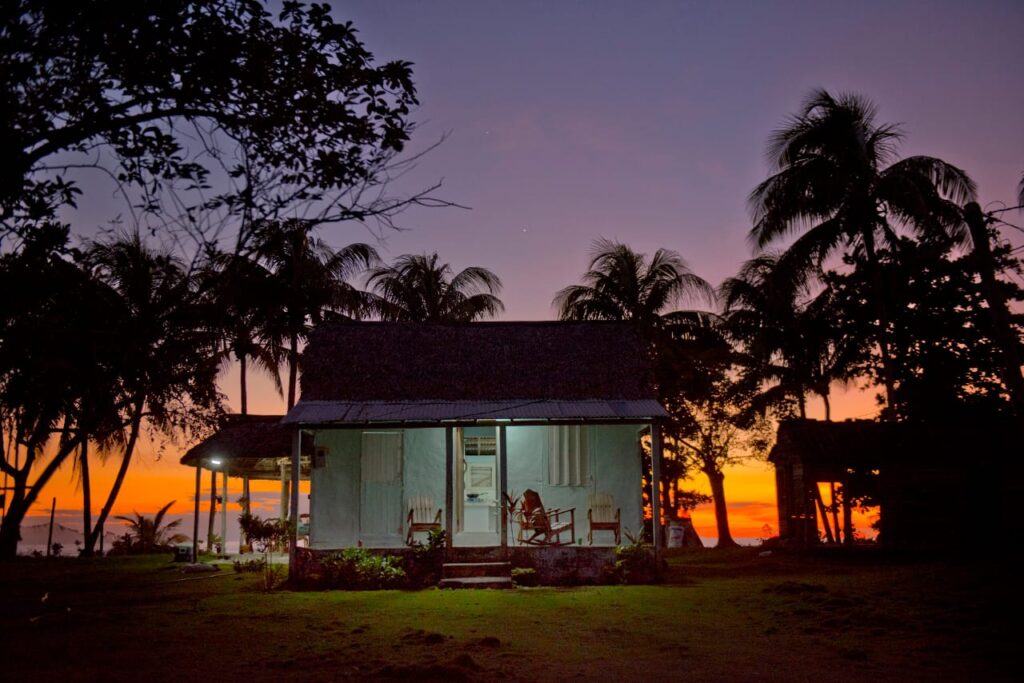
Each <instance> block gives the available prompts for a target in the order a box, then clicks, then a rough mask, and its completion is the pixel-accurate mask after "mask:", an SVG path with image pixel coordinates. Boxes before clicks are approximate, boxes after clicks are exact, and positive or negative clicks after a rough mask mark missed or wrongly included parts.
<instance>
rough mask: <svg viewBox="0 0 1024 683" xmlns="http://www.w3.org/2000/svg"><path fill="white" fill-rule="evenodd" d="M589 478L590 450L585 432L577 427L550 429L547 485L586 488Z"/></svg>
mask: <svg viewBox="0 0 1024 683" xmlns="http://www.w3.org/2000/svg"><path fill="white" fill-rule="evenodd" d="M589 477H590V449H589V448H588V447H587V431H586V429H584V428H583V427H579V426H564V427H563V426H559V427H552V428H551V447H550V449H549V451H548V484H550V485H552V486H586V485H587V479H588V478H589Z"/></svg>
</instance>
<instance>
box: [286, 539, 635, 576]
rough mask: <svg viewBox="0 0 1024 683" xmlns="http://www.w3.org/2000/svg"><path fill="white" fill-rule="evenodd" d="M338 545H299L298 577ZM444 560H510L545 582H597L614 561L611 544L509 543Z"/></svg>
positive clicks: (388, 551) (390, 551)
mask: <svg viewBox="0 0 1024 683" xmlns="http://www.w3.org/2000/svg"><path fill="white" fill-rule="evenodd" d="M340 550H341V549H340V548H339V549H336V550H325V549H320V548H315V549H314V548H299V549H298V553H297V560H298V562H297V567H296V570H297V571H296V573H297V575H298V576H299V577H305V576H309V575H311V574H317V573H319V571H320V559H321V558H323V557H325V556H327V555H330V554H331V553H335V552H339V551H340ZM366 550H367V551H368V552H370V553H373V554H375V555H395V556H398V557H403V558H404V557H405V556H407V555H408V554H409V553H410V552H411V549H410V548H367V549H366ZM446 561H447V562H511V563H512V566H513V567H514V568H529V569H533V570H534V571H535V572H537V578H538V581H539V583H540V584H542V585H548V586H559V585H574V584H587V583H598V582H599V581H600V580H601V573H602V570H603V569H604V567H606V566H607V565H610V564H613V563H614V562H615V548H608V547H598V548H595V547H591V546H576V545H563V546H545V547H531V546H513V547H511V548H508V549H507V550H506V549H503V548H500V547H494V548H451V549H449V551H448V554H447V557H446Z"/></svg>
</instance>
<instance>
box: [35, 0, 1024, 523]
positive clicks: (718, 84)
mask: <svg viewBox="0 0 1024 683" xmlns="http://www.w3.org/2000/svg"><path fill="white" fill-rule="evenodd" d="M331 4H332V5H333V6H334V8H335V16H337V17H343V18H345V19H349V20H351V21H352V22H353V23H354V24H355V26H356V28H357V29H358V30H359V32H360V36H361V38H362V40H363V42H364V43H365V45H366V46H367V48H368V49H369V50H370V51H371V52H373V53H374V55H375V56H376V58H377V59H378V61H384V60H391V59H403V60H408V61H411V62H413V64H414V66H413V74H414V81H415V83H416V86H417V89H418V92H419V95H420V100H421V106H420V107H419V109H418V110H416V111H415V112H414V118H415V120H416V121H418V122H419V128H418V130H417V132H416V133H415V135H414V137H413V141H412V144H411V146H410V147H411V149H412V150H418V149H423V148H425V147H427V146H429V145H430V144H431V143H433V142H435V141H437V140H438V139H439V138H441V137H442V136H446V139H445V140H444V142H443V144H441V145H440V146H439V147H438V148H437V149H435V150H433V151H431V152H430V153H429V154H427V155H426V156H425V157H424V158H423V159H422V160H421V161H420V163H419V164H418V166H417V168H416V169H415V170H414V171H412V172H411V173H409V174H408V175H407V176H405V177H403V178H402V179H401V180H400V181H398V182H396V183H395V184H394V186H393V191H394V192H396V193H401V192H409V191H412V190H415V189H418V188H422V187H425V186H427V185H429V184H431V183H433V182H435V181H438V180H442V181H443V186H442V188H441V189H440V190H439V191H438V192H437V194H438V195H439V196H441V197H443V198H444V199H447V200H450V201H453V202H456V203H458V204H460V205H463V206H466V207H469V208H467V209H454V208H453V209H443V210H442V209H415V210H411V211H409V212H407V213H406V214H404V215H403V216H402V217H401V219H400V221H399V222H400V224H401V226H402V228H403V230H402V231H400V232H391V233H388V234H386V235H385V237H384V240H383V241H382V242H380V243H379V244H378V247H379V249H380V251H381V252H382V255H383V256H384V257H385V258H388V259H389V258H393V257H395V256H397V255H400V254H406V253H423V252H434V251H436V252H438V253H439V254H440V256H441V258H442V259H443V260H444V261H447V262H449V263H451V264H452V265H453V267H455V268H457V269H460V268H464V267H466V266H469V265H478V266H484V267H487V268H489V269H491V270H492V271H494V272H495V273H497V274H498V275H499V276H500V277H501V279H502V282H503V283H504V289H503V291H502V293H501V298H502V300H503V301H504V303H505V308H506V310H505V313H504V315H503V316H502V319H505V320H536V319H550V318H552V317H554V312H553V310H552V308H551V305H550V303H551V299H552V297H553V295H554V293H555V292H556V291H558V290H559V289H561V288H562V287H565V286H566V285H569V284H573V283H575V282H577V281H578V279H579V276H580V275H581V274H582V273H583V272H584V270H585V269H586V265H587V256H588V251H589V249H590V245H591V244H592V242H593V241H594V240H595V239H597V238H601V237H604V238H609V239H615V240H620V241H623V242H626V243H628V244H629V245H630V246H632V247H633V248H634V249H636V250H638V251H642V252H648V253H650V252H652V251H653V250H655V249H657V248H660V247H665V248H669V249H674V250H676V251H678V252H679V253H680V254H681V255H682V256H683V258H684V259H685V260H686V261H687V263H688V264H689V266H690V268H691V269H692V270H693V271H694V272H695V273H697V274H698V275H700V276H701V277H703V278H705V279H707V280H708V281H709V282H711V283H712V284H718V283H720V282H721V281H722V280H723V279H725V278H726V277H728V276H730V275H732V274H733V273H735V272H736V270H737V268H738V267H739V265H740V264H741V263H742V261H743V260H745V259H746V258H749V257H750V256H751V249H750V246H749V244H748V243H747V241H746V234H747V232H748V230H749V227H750V221H749V214H748V212H747V206H746V198H747V195H748V194H749V192H750V190H751V189H752V188H753V187H754V186H755V185H756V184H757V183H758V182H760V181H761V180H763V179H764V178H765V177H766V176H767V175H768V173H769V172H770V169H769V166H768V164H767V162H766V160H765V155H764V150H765V147H766V141H767V139H768V137H769V135H770V134H771V132H772V131H773V130H774V129H776V128H778V127H779V126H781V125H783V124H784V123H785V120H786V117H787V116H789V115H791V114H792V113H794V112H795V111H796V110H797V109H798V108H799V106H800V103H801V101H802V100H803V99H804V98H805V96H806V95H807V93H808V92H809V91H810V90H811V89H812V88H817V87H823V88H826V89H828V90H829V91H831V92H855V93H859V94H862V95H864V96H867V97H869V98H871V99H872V100H873V101H874V102H875V103H877V104H878V107H879V120H880V121H883V122H896V123H900V124H901V125H902V127H903V130H904V131H905V133H906V138H905V140H904V143H903V146H902V147H901V149H900V153H901V154H902V155H904V156H909V155H914V154H929V155H933V156H938V157H941V158H943V159H944V160H946V161H948V162H950V163H953V164H955V165H957V166H959V167H961V168H963V169H965V170H966V171H967V172H968V173H969V174H971V176H972V177H973V178H974V179H975V180H976V182H977V183H978V187H979V194H980V200H981V203H982V205H983V206H987V207H988V208H997V207H998V206H999V203H998V202H1004V203H1007V204H1011V203H1013V202H1012V200H1013V198H1014V197H1015V196H1016V184H1017V182H1018V180H1019V179H1020V177H1021V174H1022V172H1024V125H1021V124H1022V121H1024V88H1021V87H1020V65H1021V64H1024V41H1021V40H1020V36H1021V35H1024V4H1022V3H1020V2H1013V1H1007V2H984V1H981V2H972V3H957V2H938V1H936V2H899V3H894V2H872V1H868V2H857V3H848V2H742V1H739V0H736V1H730V2H718V3H711V2H643V3H637V2H610V1H591V2H582V1H579V2H568V1H566V2H555V3H552V2H515V3H511V2H506V3H497V2H469V1H463V2H455V1H450V2H412V1H407V2H395V1H383V2H381V1H360V2H333V3H331ZM93 195H94V197H99V198H98V199H96V198H94V197H90V196H86V197H84V198H83V200H82V202H81V206H80V209H79V211H78V212H77V214H76V216H75V222H76V225H79V226H84V229H85V230H88V229H89V226H92V225H102V224H105V223H106V222H107V221H109V220H110V219H111V218H113V217H114V216H116V215H118V214H122V213H124V208H123V206H121V205H119V204H118V200H117V199H116V198H114V197H113V196H112V194H111V193H109V192H100V193H93ZM1003 217H1004V218H1005V219H1006V220H1008V221H1010V222H1015V223H1016V224H1017V225H1024V214H1022V213H1019V212H1009V213H1006V214H1003ZM1004 235H1005V236H1006V237H1007V238H1009V239H1010V240H1011V241H1012V242H1013V243H1014V244H1021V243H1024V240H1022V239H1021V238H1024V234H1022V233H1021V232H1016V231H1014V230H1013V229H1011V228H1005V230H1004ZM325 237H326V238H327V239H328V240H329V241H331V242H332V243H334V244H335V245H339V246H340V245H342V244H347V243H350V242H355V241H366V240H368V239H372V238H373V236H372V235H371V234H369V233H368V232H367V231H366V230H365V229H364V228H362V227H360V226H358V225H342V226H336V227H334V228H331V229H330V230H329V231H328V232H327V233H325ZM253 383H254V384H255V388H254V395H253V396H252V397H251V406H250V411H251V412H256V413H260V412H262V413H274V412H283V408H284V404H283V401H282V400H281V399H280V398H279V397H277V396H276V395H275V394H274V392H273V390H272V389H271V387H270V384H269V382H267V381H265V380H261V379H259V378H254V379H253ZM236 385H237V374H236V373H234V372H233V371H231V370H228V371H227V372H225V375H224V378H223V384H222V388H223V390H224V391H225V393H226V394H227V396H228V399H229V402H230V405H231V406H232V407H233V408H234V409H237V407H238V402H237V389H236ZM837 392H838V399H837V400H836V402H835V405H834V417H836V418H837V419H843V418H847V417H867V416H871V415H872V414H873V413H874V405H873V392H872V391H870V390H867V391H865V390H861V389H860V388H858V387H851V388H848V389H846V390H844V389H842V388H837ZM815 409H817V407H815ZM177 452H178V451H176V450H175V448H173V447H169V448H167V449H166V451H165V452H164V453H163V455H162V457H160V458H159V459H157V458H156V457H155V456H154V455H153V454H145V453H144V454H142V455H141V457H139V458H138V460H137V462H135V463H134V464H133V466H132V470H131V472H130V474H129V478H128V482H127V483H126V486H125V488H124V491H123V493H122V495H121V499H120V501H119V504H118V507H117V510H116V511H117V512H118V513H120V514H128V513H130V512H131V510H133V509H136V510H139V511H140V512H148V513H152V512H154V511H155V510H156V509H158V508H159V507H160V506H161V505H163V504H164V503H166V502H167V501H169V500H172V499H175V500H177V501H178V502H177V504H176V505H175V507H173V508H172V512H177V513H186V512H187V511H188V509H190V507H191V503H190V500H191V496H192V481H193V479H192V476H193V475H192V470H191V469H188V468H184V467H181V466H179V465H177V464H176V463H177ZM114 469H115V464H114V463H112V464H110V465H108V466H106V467H105V468H100V476H99V477H98V478H97V481H96V483H95V488H96V489H97V491H96V492H95V493H94V497H96V496H97V495H98V494H102V493H103V492H105V490H106V488H107V487H108V486H109V480H110V479H111V478H112V476H113V470H114ZM71 479H72V476H71V472H70V469H68V470H67V471H63V472H61V473H59V474H58V476H57V481H56V482H55V483H54V484H53V485H51V489H50V490H48V491H46V492H45V494H44V496H43V498H44V499H45V500H44V501H42V502H41V503H40V505H39V506H38V508H37V510H36V511H35V513H36V515H42V514H45V513H48V511H49V505H50V496H51V495H56V496H57V497H58V505H57V507H58V509H59V510H62V511H65V516H66V517H67V518H68V519H69V521H70V522H71V523H77V524H80V523H78V522H77V515H78V513H77V512H74V510H76V509H77V508H79V507H80V495H79V494H78V493H76V492H75V489H74V487H73V485H72V484H71V483H70V482H71ZM104 482H106V483H104ZM695 486H698V487H701V488H706V485H705V483H704V482H703V481H701V480H699V479H698V480H697V481H696V482H695ZM268 495H269V494H268ZM726 495H727V498H728V500H729V503H730V510H731V513H732V524H733V532H734V534H735V535H736V536H739V537H743V538H756V537H759V536H763V535H764V533H765V531H763V530H762V527H763V526H764V525H765V524H767V525H769V526H771V527H773V528H777V519H776V516H775V515H776V513H775V508H774V485H773V480H772V476H771V473H770V469H769V467H768V466H767V465H766V464H764V463H751V464H749V465H747V466H743V467H739V468H735V469H733V470H731V471H729V472H728V473H727V479H726ZM234 497H236V496H235V495H234V494H232V498H234ZM44 503H45V504H44ZM44 508H45V513H44ZM694 519H695V523H696V526H697V528H698V530H699V531H700V532H701V533H702V535H704V536H705V537H713V536H714V522H713V513H712V512H711V510H710V506H708V508H706V509H699V510H698V511H697V512H696V513H695V515H694ZM185 522H186V526H188V527H189V528H190V527H191V521H190V519H186V520H185Z"/></svg>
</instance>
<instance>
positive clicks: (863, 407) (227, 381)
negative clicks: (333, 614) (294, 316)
mask: <svg viewBox="0 0 1024 683" xmlns="http://www.w3.org/2000/svg"><path fill="white" fill-rule="evenodd" d="M237 378H238V373H237V369H236V368H233V367H232V368H230V369H229V370H227V371H225V373H224V376H223V377H222V379H221V382H220V385H221V390H222V391H224V392H225V393H226V394H227V397H228V405H229V406H230V407H231V408H237V406H238V398H237V385H238V380H237ZM249 386H250V396H249V406H250V412H251V413H253V414H281V413H283V412H284V405H283V401H281V399H279V398H278V397H277V395H276V392H275V391H274V389H273V387H272V384H271V382H270V381H269V380H268V379H267V378H265V377H262V376H259V375H255V374H253V375H251V376H250V377H249ZM819 408H820V407H819V406H816V405H814V403H813V402H812V404H811V405H810V406H809V411H810V414H809V417H818V418H820V417H821V414H820V413H816V412H815V410H816V409H819ZM875 411H876V408H875V404H874V398H873V393H872V392H871V391H866V392H865V391H858V390H856V389H851V390H847V391H839V390H837V391H836V397H835V399H834V400H833V419H836V420H841V419H845V418H847V417H850V418H854V417H866V416H869V415H872V414H874V412H875ZM184 450H186V448H179V449H175V448H172V447H167V448H166V449H165V450H164V452H163V453H162V455H161V456H160V457H159V458H157V457H156V451H155V448H154V447H153V446H152V445H151V444H146V443H142V444H140V448H139V451H138V452H137V453H136V455H135V457H134V458H133V461H132V464H131V467H130V469H129V471H128V476H127V477H126V479H125V482H124V485H123V487H122V489H121V493H120V495H119V496H118V499H117V502H116V503H115V505H114V508H113V510H112V511H111V517H113V516H115V515H125V516H130V515H132V514H133V513H134V512H138V513H140V514H143V515H152V514H154V513H155V512H156V511H157V510H159V509H160V508H161V507H162V506H164V505H165V504H167V503H168V502H170V501H172V500H173V501H175V503H174V505H173V506H172V507H171V508H170V510H169V512H168V518H180V517H188V518H189V521H188V524H185V523H183V524H182V527H188V528H180V529H179V530H180V531H181V532H182V533H184V534H186V535H189V536H191V533H192V529H191V526H190V524H191V515H192V513H193V505H194V503H193V495H194V489H195V470H193V469H192V468H191V467H186V466H183V465H181V464H179V462H178V461H179V459H180V457H181V454H182V453H183V452H184ZM119 462H120V461H119V459H118V457H117V456H116V455H113V456H111V457H110V458H108V459H107V461H106V462H105V463H101V462H100V461H99V460H93V461H92V463H91V465H90V470H91V472H90V473H91V479H92V509H93V523H95V519H96V516H97V515H98V514H99V511H100V508H101V507H102V505H103V503H104V502H105V500H106V496H107V493H108V492H109V490H110V487H111V485H112V484H113V481H114V477H115V475H116V473H117V468H118V465H119ZM73 470H74V468H73V467H72V464H71V462H70V460H69V461H68V462H67V463H66V464H65V465H64V467H63V468H61V470H60V471H58V472H57V473H56V474H55V475H54V477H53V479H52V480H51V481H50V483H49V485H47V487H46V488H45V489H44V490H43V492H42V495H41V496H40V498H39V499H38V500H37V501H36V503H35V505H33V507H32V510H31V512H30V514H29V517H28V518H27V519H26V522H25V523H26V525H28V524H38V523H39V522H40V521H41V520H45V519H48V518H49V514H50V504H51V500H52V498H53V497H56V498H57V521H58V522H59V523H61V524H63V525H65V526H68V527H73V528H75V529H80V528H81V526H82V513H81V507H82V493H81V490H80V488H79V487H78V485H77V483H76V475H75V474H74V472H73ZM725 474H726V478H725V496H726V502H727V506H728V510H729V527H730V531H731V532H732V535H733V538H735V539H737V540H739V541H740V542H753V541H755V540H756V539H759V538H765V537H767V536H768V535H775V534H777V533H778V524H779V522H778V513H777V510H776V503H775V478H774V474H773V469H772V467H771V465H770V464H768V463H767V462H763V461H750V462H747V463H744V464H742V465H739V466H735V467H730V468H727V469H726V472H725ZM209 476H210V475H209V474H208V473H206V472H204V475H203V478H202V482H201V487H200V500H201V502H200V517H201V523H200V538H203V537H205V533H206V527H205V524H206V521H205V520H206V514H207V511H208V509H209V491H210V488H209V487H210V479H209ZM220 482H221V479H220V477H219V476H218V487H219V486H220ZM306 486H308V484H306ZM304 488H305V486H304ZM686 488H692V489H696V490H699V491H701V492H703V493H710V490H709V488H708V484H707V479H706V477H704V476H702V475H698V476H696V477H695V478H694V479H692V480H689V481H687V483H686ZM251 490H252V491H253V492H254V493H260V494H262V495H261V496H260V497H259V501H257V505H258V507H256V508H255V510H256V511H257V514H259V512H260V511H261V512H262V514H263V516H268V515H272V514H276V510H277V502H276V497H277V496H278V494H279V492H280V484H279V483H278V482H274V481H263V482H257V481H254V482H252V486H251ZM241 494H242V491H241V481H240V480H238V479H230V480H229V489H228V500H229V511H231V512H236V513H237V511H238V509H239V506H238V503H237V500H238V498H239V497H240V496H241ZM691 517H692V519H693V524H694V527H695V528H696V530H697V533H698V534H700V537H701V539H703V540H704V542H705V545H713V544H714V539H716V538H717V536H718V532H717V527H716V524H715V513H714V506H713V505H712V504H710V503H709V504H706V505H701V506H699V507H698V508H697V509H696V510H694V511H693V513H692V515H691ZM871 521H872V520H871V518H870V516H864V515H861V514H859V513H857V512H856V511H855V513H854V525H855V526H856V528H857V532H858V533H859V534H863V535H865V536H867V537H871V536H872V535H873V532H872V531H871V529H870V526H869V525H870V522H871ZM122 524H123V522H121V521H118V520H113V519H110V520H108V522H107V525H106V530H107V531H113V532H114V533H121V532H120V526H121V525H122ZM219 527H220V522H219V521H218V522H217V528H216V529H215V531H216V532H217V533H219ZM766 527H770V529H768V528H766ZM769 532H770V533H769ZM228 533H229V538H233V537H236V536H237V533H238V531H237V529H236V528H232V527H230V526H229V530H228Z"/></svg>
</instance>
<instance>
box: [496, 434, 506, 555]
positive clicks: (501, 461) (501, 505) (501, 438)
mask: <svg viewBox="0 0 1024 683" xmlns="http://www.w3.org/2000/svg"><path fill="white" fill-rule="evenodd" d="M498 468H499V469H500V474H499V475H498V477H499V480H500V482H501V490H500V491H499V492H498V509H499V510H501V514H500V515H499V516H498V517H499V520H500V522H501V548H502V550H503V551H505V552H506V553H507V552H508V508H507V507H506V506H505V496H507V495H508V441H507V435H506V434H505V425H501V426H499V427H498Z"/></svg>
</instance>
